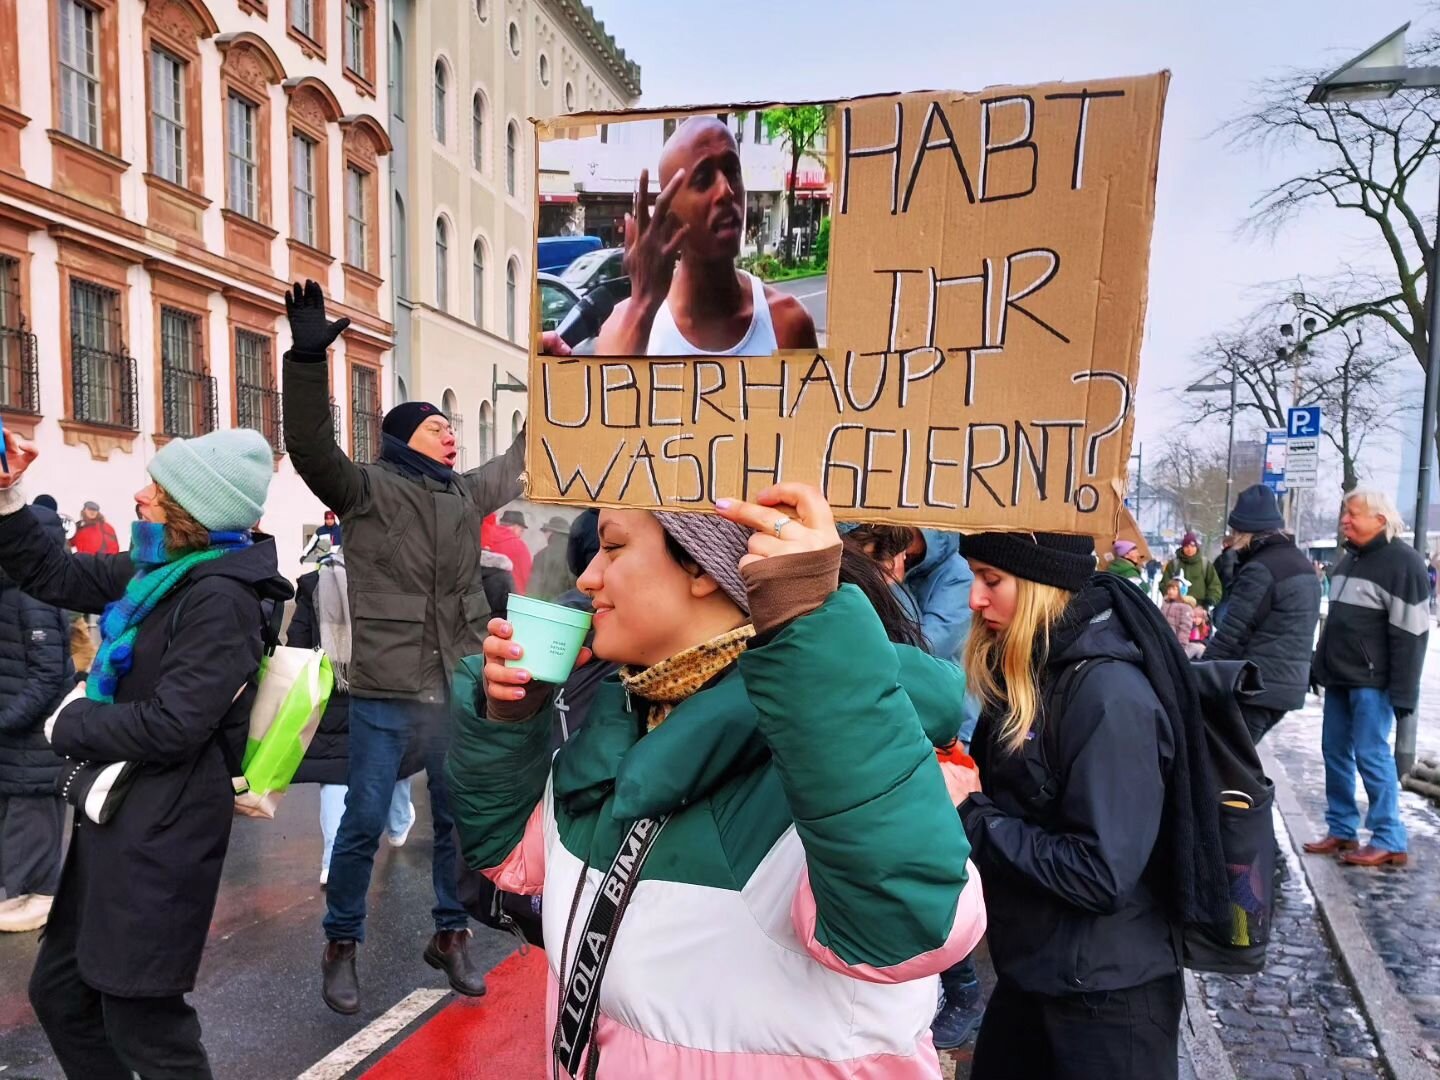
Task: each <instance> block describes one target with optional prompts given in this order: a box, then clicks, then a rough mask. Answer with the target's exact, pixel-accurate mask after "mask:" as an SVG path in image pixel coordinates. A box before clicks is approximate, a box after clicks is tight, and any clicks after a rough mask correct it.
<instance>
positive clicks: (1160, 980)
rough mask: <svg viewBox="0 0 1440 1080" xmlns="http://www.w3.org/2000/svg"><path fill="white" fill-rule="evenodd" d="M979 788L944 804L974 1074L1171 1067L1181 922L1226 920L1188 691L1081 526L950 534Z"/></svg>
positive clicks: (1158, 1077) (1073, 1074) (1174, 646)
mask: <svg viewBox="0 0 1440 1080" xmlns="http://www.w3.org/2000/svg"><path fill="white" fill-rule="evenodd" d="M965 554H966V557H967V558H968V559H969V560H970V565H971V568H972V569H973V570H974V571H975V583H974V585H973V586H972V587H971V592H970V607H971V610H972V611H974V613H975V619H974V621H973V622H972V624H971V630H970V639H969V642H968V643H967V646H966V653H965V667H966V672H967V674H968V676H969V680H970V685H971V686H972V687H973V688H974V689H975V691H976V692H977V693H978V694H979V697H980V700H981V702H982V708H981V714H980V723H979V725H978V727H977V728H976V730H975V737H974V739H973V741H972V742H971V744H970V752H971V753H972V754H973V755H974V757H975V760H976V762H977V764H978V765H979V770H980V777H981V780H982V782H983V790H982V792H981V793H979V794H975V795H972V796H970V798H969V799H967V800H966V801H965V803H964V804H963V805H962V806H961V808H960V816H961V819H962V820H963V821H964V823H965V831H966V833H967V834H968V835H969V837H970V841H971V843H972V844H973V845H974V850H975V859H976V862H977V863H978V864H979V865H980V867H981V869H982V870H983V871H984V873H985V881H986V887H987V891H988V892H989V893H990V901H991V904H990V912H991V920H990V927H989V946H990V958H991V960H992V961H993V962H994V964H995V971H996V974H997V976H998V979H999V982H998V985H997V986H996V989H995V992H994V994H992V995H991V998H990V1001H989V1003H988V1005H987V1006H986V1009H985V1019H984V1022H983V1023H982V1024H981V1027H980V1035H979V1038H978V1040H977V1042H976V1046H975V1062H974V1068H973V1071H972V1073H971V1075H972V1077H973V1078H974V1080H996V1078H1001V1077H1019V1076H1023V1077H1036V1078H1042V1077H1056V1078H1065V1080H1082V1078H1083V1080H1088V1078H1092V1077H1094V1078H1101V1077H1103V1078H1105V1080H1163V1078H1165V1077H1174V1076H1175V1075H1176V1060H1177V1059H1176V1054H1177V1045H1176V1044H1177V1039H1178V1035H1179V1025H1180V1009H1181V1004H1182V1001H1183V998H1184V989H1183V984H1182V982H1181V976H1180V960H1179V956H1178V954H1177V945H1178V942H1179V935H1180V931H1181V927H1182V925H1184V924H1189V923H1195V922H1205V923H1209V924H1218V925H1224V926H1225V927H1226V928H1227V929H1228V926H1229V920H1230V910H1229V902H1228V893H1227V891H1226V880H1225V876H1224V858H1223V854H1222V851H1221V848H1220V837H1219V833H1218V826H1217V821H1216V817H1215V814H1214V812H1213V809H1211V808H1210V802H1209V798H1208V791H1207V789H1206V785H1205V783H1204V782H1203V780H1202V779H1201V778H1202V777H1206V778H1208V775H1209V773H1208V771H1207V768H1206V759H1205V758H1204V756H1203V755H1204V753H1205V750H1204V745H1203V744H1204V738H1205V734H1204V729H1203V721H1202V719H1201V717H1200V710H1199V702H1198V691H1197V688H1196V685H1195V678H1194V675H1193V674H1192V673H1191V672H1190V670H1189V666H1188V664H1187V661H1186V659H1185V655H1184V653H1183V652H1181V650H1180V646H1179V643H1178V642H1176V640H1175V635H1174V633H1173V631H1171V630H1170V628H1169V626H1168V625H1167V624H1166V622H1165V620H1164V619H1163V618H1162V617H1161V615H1160V613H1159V612H1158V611H1157V610H1156V609H1155V607H1154V605H1152V604H1151V603H1149V601H1148V600H1146V599H1145V598H1144V597H1142V596H1141V595H1140V594H1139V593H1138V592H1137V591H1136V590H1135V589H1133V588H1132V587H1131V586H1130V585H1129V584H1127V583H1126V582H1125V581H1124V580H1122V579H1121V578H1118V577H1116V576H1115V575H1113V574H1097V573H1095V556H1094V551H1093V547H1092V544H1091V540H1090V538H1089V537H1083V536H1061V535H1056V534H1051V533H979V534H971V535H968V536H966V537H965Z"/></svg>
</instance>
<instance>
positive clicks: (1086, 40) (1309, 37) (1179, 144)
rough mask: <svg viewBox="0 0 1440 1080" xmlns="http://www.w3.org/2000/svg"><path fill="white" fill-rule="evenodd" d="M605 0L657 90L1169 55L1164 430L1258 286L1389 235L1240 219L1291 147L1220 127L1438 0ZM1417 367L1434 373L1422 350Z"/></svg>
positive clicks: (787, 88)
mask: <svg viewBox="0 0 1440 1080" xmlns="http://www.w3.org/2000/svg"><path fill="white" fill-rule="evenodd" d="M592 2H593V3H594V6H595V8H596V13H597V15H599V16H600V18H602V19H604V20H605V25H606V29H607V30H610V31H612V32H613V33H614V34H615V36H616V38H617V39H618V40H619V42H620V44H621V45H622V46H623V47H624V48H625V50H626V52H627V53H628V54H629V55H630V56H631V57H632V58H633V59H635V60H636V61H637V62H639V63H640V65H641V67H642V74H641V81H642V84H643V86H644V97H643V99H642V101H643V103H644V104H647V105H671V104H675V105H679V104H693V103H701V102H707V103H720V102H729V101H742V100H746V99H756V98H768V99H772V100H773V99H784V98H787V97H788V98H797V99H813V98H817V97H850V96H854V95H856V94H861V93H873V92H880V91H898V90H917V89H925V88H945V89H957V90H978V89H981V88H983V87H985V86H987V85H990V84H993V83H1031V82H1043V81H1047V80H1052V79H1069V80H1079V79H1087V78H1097V77H1105V76H1115V75H1136V74H1143V73H1147V72H1152V71H1157V70H1159V69H1162V68H1168V69H1169V70H1170V71H1171V72H1172V73H1173V81H1172V82H1171V86H1170V96H1169V100H1168V103H1167V107H1166V115H1165V128H1164V136H1163V140H1162V151H1161V160H1160V180H1159V193H1158V199H1157V203H1158V205H1157V213H1156V221H1155V237H1154V247H1153V250H1152V253H1151V262H1150V305H1149V313H1148V317H1147V326H1146V334H1145V343H1144V352H1143V356H1142V364H1141V385H1140V398H1139V404H1138V411H1137V416H1138V427H1137V433H1138V435H1137V437H1138V439H1139V440H1140V441H1141V442H1144V441H1147V440H1148V441H1151V442H1152V443H1154V442H1157V441H1158V440H1159V438H1160V437H1161V435H1162V433H1163V432H1164V431H1165V430H1166V429H1167V428H1169V427H1170V426H1171V425H1173V424H1175V423H1176V422H1183V420H1184V417H1185V412H1184V407H1183V405H1181V404H1178V403H1177V402H1175V400H1174V399H1173V397H1172V395H1171V394H1169V393H1168V392H1167V391H1168V390H1169V389H1171V388H1173V387H1174V386H1176V384H1178V383H1182V382H1184V381H1188V380H1189V379H1190V378H1192V377H1195V376H1198V375H1201V374H1204V372H1203V371H1202V370H1197V369H1196V367H1195V364H1194V361H1193V359H1192V358H1193V356H1194V354H1195V352H1196V350H1197V348H1198V347H1199V346H1200V345H1201V344H1202V343H1203V341H1204V339H1205V337H1206V335H1207V334H1209V333H1210V332H1212V331H1215V330H1217V329H1221V328H1224V327H1225V326H1227V325H1228V324H1230V323H1232V322H1234V321H1235V320H1236V319H1237V318H1239V317H1240V316H1242V315H1244V314H1245V313H1246V312H1248V311H1249V310H1250V309H1252V308H1253V307H1254V306H1255V304H1256V303H1257V301H1258V299H1259V293H1258V292H1257V288H1256V287H1257V286H1260V285H1263V284H1264V283H1267V282H1274V281H1283V280H1286V279H1289V280H1292V281H1293V280H1294V279H1295V278H1296V276H1297V275H1304V276H1309V277H1312V278H1313V277H1317V276H1325V275H1326V274H1328V273H1330V272H1333V271H1334V270H1337V269H1339V268H1340V267H1342V266H1343V265H1346V264H1350V263H1361V262H1364V261H1366V260H1368V259H1369V258H1372V257H1373V254H1372V253H1373V249H1374V244H1375V239H1374V237H1373V235H1372V234H1371V233H1369V232H1367V231H1366V230H1365V228H1364V226H1363V223H1357V222H1355V221H1354V220H1352V219H1351V218H1350V217H1348V216H1346V215H1343V214H1339V213H1336V212H1330V213H1325V212H1316V213H1313V214H1311V215H1310V216H1309V217H1307V218H1305V219H1302V220H1301V221H1300V222H1298V223H1297V224H1295V225H1294V226H1292V227H1291V228H1289V229H1288V230H1287V231H1286V232H1285V233H1284V234H1282V235H1281V236H1280V237H1279V238H1278V239H1276V240H1275V241H1274V242H1273V243H1272V242H1271V241H1269V240H1265V239H1261V240H1252V239H1248V238H1246V237H1243V236H1240V235H1238V234H1237V231H1236V227H1237V225H1238V224H1239V223H1240V221H1241V220H1242V219H1243V218H1244V217H1245V215H1246V213H1247V210H1248V207H1249V205H1250V203H1251V201H1252V200H1253V199H1254V198H1255V197H1256V196H1257V195H1258V194H1259V193H1260V192H1261V191H1262V190H1263V189H1264V187H1265V185H1266V181H1267V179H1270V180H1272V181H1273V180H1274V179H1278V178H1280V177H1283V176H1284V175H1286V173H1285V172H1284V167H1285V162H1284V161H1269V162H1267V161H1263V160H1260V159H1257V158H1255V157H1242V156H1238V155H1236V154H1234V153H1232V152H1230V151H1229V150H1228V149H1227V148H1226V146H1225V143H1224V141H1223V139H1218V138H1213V137H1211V132H1212V131H1214V129H1215V128H1216V127H1217V126H1219V125H1220V124H1221V123H1223V122H1224V121H1225V120H1226V119H1228V118H1230V117H1232V116H1234V115H1235V114H1236V113H1237V112H1238V111H1240V110H1241V109H1242V108H1243V107H1244V104H1245V102H1246V99H1247V96H1248V95H1249V93H1250V90H1251V84H1252V82H1253V81H1254V80H1256V79H1258V78H1260V77H1263V76H1266V75H1269V74H1275V73H1278V72H1280V71H1282V70H1283V69H1286V68H1289V67H1311V66H1327V67H1329V66H1335V65H1338V64H1339V63H1340V62H1342V61H1344V60H1345V59H1348V58H1349V57H1350V56H1351V55H1353V54H1354V53H1356V52H1358V51H1359V50H1361V49H1363V48H1365V47H1367V46H1369V45H1370V44H1372V43H1373V42H1375V41H1376V40H1377V39H1378V38H1380V37H1382V36H1383V35H1384V34H1386V33H1388V32H1389V31H1391V30H1393V29H1395V28H1396V27H1397V26H1399V25H1400V24H1401V23H1403V22H1405V21H1406V20H1408V19H1412V18H1413V19H1415V20H1416V21H1417V22H1419V21H1421V20H1422V19H1424V18H1425V17H1426V15H1427V8H1426V6H1425V5H1424V3H1423V0H1409V2H1400V0H1369V2H1367V3H1365V4H1356V3H1352V2H1340V0H1281V2H1271V3H1268V4H1256V3H1253V2H1250V3H1243V4H1242V3H1240V2H1238V0H1207V2H1204V3H1194V2H1191V3H1178V4H1167V3H1156V2H1154V0H1148V2H1119V0H1091V2H1090V3H1088V4H1080V3H1075V2H1073V0H1030V2H1028V3H1003V4H984V5H980V4H976V3H974V2H973V0H948V2H939V0H888V2H885V3H877V2H875V0H863V2H862V0H825V2H822V3H812V4H802V3H775V2H774V0H731V2H730V3H720V4H715V5H714V6H713V7H709V8H702V7H697V6H696V5H694V4H677V3H674V2H673V0H592ZM702 11H703V12H705V14H701V12H702ZM1403 370H1404V371H1405V372H1406V377H1407V378H1409V377H1411V372H1414V373H1415V374H1414V378H1415V379H1416V380H1418V367H1417V366H1416V365H1414V364H1413V362H1412V363H1409V364H1407V366H1406V367H1405V368H1404V369H1403ZM1417 425H1418V421H1417ZM1379 449H1380V448H1379V447H1377V454H1376V457H1377V458H1380V457H1383V458H1384V460H1377V461H1375V462H1374V466H1375V467H1374V468H1373V473H1374V479H1375V480H1377V481H1382V482H1386V483H1387V486H1388V483H1389V482H1393V478H1394V472H1395V469H1394V465H1393V463H1394V461H1395V457H1396V455H1395V454H1394V453H1393V449H1392V450H1391V451H1390V452H1389V453H1385V454H1383V455H1382V454H1380V453H1378V450H1379ZM1367 456H1368V455H1367Z"/></svg>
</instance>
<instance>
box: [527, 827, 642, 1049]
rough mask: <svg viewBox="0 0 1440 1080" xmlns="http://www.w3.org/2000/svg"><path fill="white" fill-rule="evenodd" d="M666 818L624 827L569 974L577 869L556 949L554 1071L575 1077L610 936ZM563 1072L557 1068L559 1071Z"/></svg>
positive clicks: (595, 1009)
mask: <svg viewBox="0 0 1440 1080" xmlns="http://www.w3.org/2000/svg"><path fill="white" fill-rule="evenodd" d="M667 820H668V819H667V818H663V817H662V818H641V819H640V820H638V821H636V822H635V823H634V824H633V825H631V826H630V829H629V831H628V832H626V834H625V837H624V839H623V840H621V841H620V849H619V850H618V851H617V852H616V853H615V861H614V862H612V863H611V864H610V869H609V870H608V871H607V872H606V874H605V879H604V880H603V881H602V882H601V883H600V891H599V892H598V893H596V894H595V902H594V903H593V904H592V905H591V907H590V914H589V916H587V918H586V919H585V926H584V928H583V932H582V933H581V935H580V939H579V942H578V943H577V946H576V952H575V961H574V965H573V966H572V967H571V969H570V973H569V976H568V977H567V976H566V973H565V963H566V958H567V956H568V954H569V952H570V933H571V931H572V930H573V929H574V926H575V916H576V915H577V914H578V911H579V907H580V896H581V894H582V893H583V892H584V889H585V878H586V876H587V874H588V873H589V868H590V864H589V863H588V862H587V863H586V864H585V866H584V867H582V868H581V870H580V881H579V884H577V885H576V887H575V898H574V900H572V901H571V904H570V918H569V920H568V921H567V923H566V925H565V940H564V943H563V944H562V945H561V948H560V1008H559V1014H558V1016H557V1018H556V1023H555V1035H554V1038H553V1039H552V1040H551V1046H550V1050H551V1053H552V1054H553V1055H554V1059H555V1066H556V1075H557V1076H562V1075H568V1076H571V1077H578V1076H579V1075H580V1071H579V1070H580V1066H581V1064H582V1063H584V1062H585V1055H586V1050H587V1049H589V1047H590V1042H591V1039H592V1036H593V1035H594V1031H595V1017H596V1014H597V1012H598V1011H599V1008H600V982H601V980H602V979H604V977H605V968H606V965H608V964H609V962H610V954H611V952H612V951H613V949H614V946H615V935H616V933H617V932H618V931H619V929H620V920H621V919H622V918H624V916H625V911H626V909H627V908H628V907H629V906H630V898H631V896H632V895H633V893H634V891H635V882H636V881H637V880H638V879H639V877H640V868H641V867H642V866H644V865H645V859H646V857H647V856H648V855H649V854H650V851H651V849H652V848H653V847H654V846H655V840H656V838H657V837H658V836H659V835H660V830H661V829H663V828H664V827H665V822H666V821H667ZM597 1065H598V1054H596V1053H593V1052H592V1053H591V1054H590V1061H589V1062H588V1066H589V1067H588V1068H587V1069H586V1075H587V1076H594V1075H595V1068H596V1066H597ZM562 1069H563V1070H564V1072H563V1073H562V1072H560V1070H562Z"/></svg>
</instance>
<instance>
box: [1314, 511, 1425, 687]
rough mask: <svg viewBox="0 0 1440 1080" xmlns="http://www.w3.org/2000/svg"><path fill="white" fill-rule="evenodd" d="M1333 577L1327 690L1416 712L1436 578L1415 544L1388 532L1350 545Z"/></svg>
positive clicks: (1325, 642)
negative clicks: (1360, 694)
mask: <svg viewBox="0 0 1440 1080" xmlns="http://www.w3.org/2000/svg"><path fill="white" fill-rule="evenodd" d="M1345 548H1346V552H1345V557H1344V558H1342V559H1341V560H1340V563H1339V565H1338V566H1336V567H1335V573H1334V574H1333V575H1332V576H1331V578H1330V610H1329V613H1328V614H1327V615H1326V617H1325V629H1324V631H1323V632H1322V633H1321V634H1320V644H1319V645H1318V646H1317V647H1316V649H1315V681H1316V682H1318V683H1319V684H1320V685H1321V686H1324V687H1327V688H1328V687H1345V688H1352V687H1362V686H1365V687H1373V688H1375V689H1379V690H1384V691H1386V692H1388V693H1389V695H1390V704H1391V705H1392V706H1394V707H1395V708H1397V709H1414V708H1415V706H1416V705H1417V704H1418V702H1419V699H1420V671H1421V669H1422V668H1423V667H1424V664H1425V643H1426V642H1427V641H1428V640H1429V637H1430V604H1429V601H1430V578H1429V575H1428V574H1427V573H1426V571H1425V560H1424V559H1423V558H1421V557H1420V553H1419V552H1417V551H1416V550H1415V549H1414V548H1412V547H1411V546H1410V545H1408V544H1403V543H1401V542H1400V541H1398V540H1387V539H1386V538H1385V534H1384V533H1381V534H1380V535H1379V536H1377V537H1376V538H1375V539H1374V540H1372V541H1370V543H1368V544H1366V545H1365V546H1364V547H1355V546H1354V545H1353V544H1346V545H1345Z"/></svg>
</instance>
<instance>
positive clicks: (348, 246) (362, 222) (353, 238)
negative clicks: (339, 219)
mask: <svg viewBox="0 0 1440 1080" xmlns="http://www.w3.org/2000/svg"><path fill="white" fill-rule="evenodd" d="M345 261H346V262H348V263H349V264H350V265H351V266H358V267H359V268H360V269H361V270H369V269H370V174H369V173H367V172H365V171H364V170H362V169H357V168H356V167H355V166H354V165H347V166H345Z"/></svg>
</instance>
